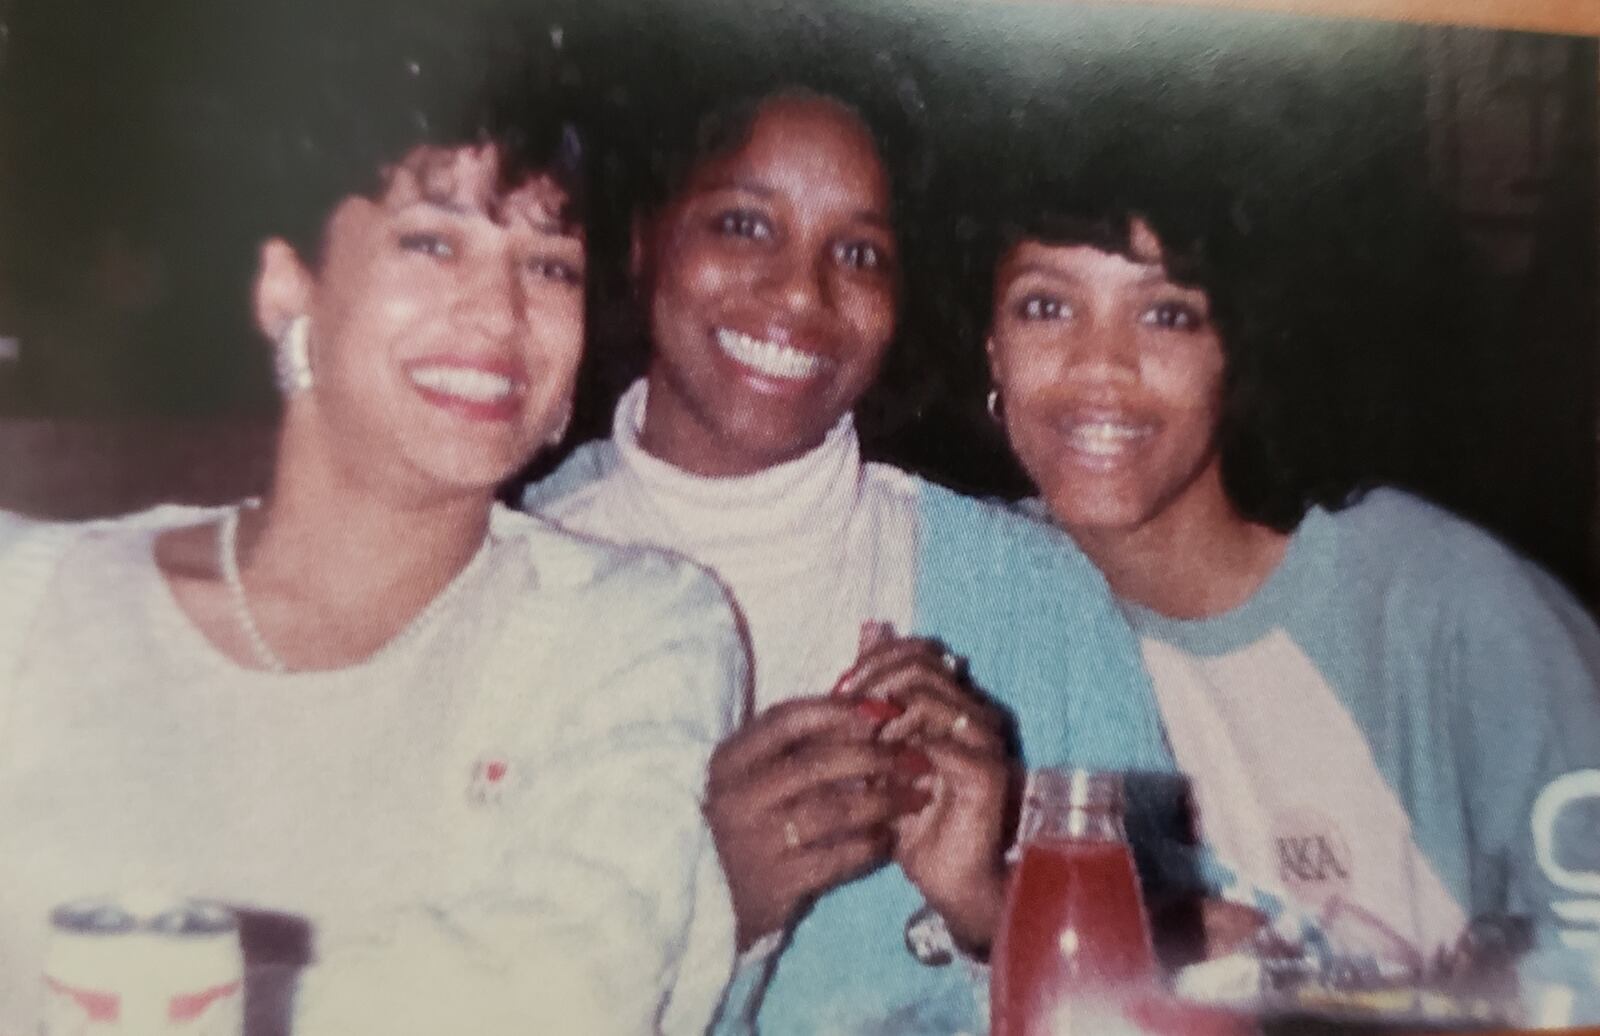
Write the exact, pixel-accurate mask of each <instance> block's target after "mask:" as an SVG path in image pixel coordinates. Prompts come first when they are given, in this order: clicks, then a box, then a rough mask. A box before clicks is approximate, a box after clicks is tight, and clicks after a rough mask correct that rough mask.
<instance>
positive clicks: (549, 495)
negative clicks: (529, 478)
mask: <svg viewBox="0 0 1600 1036" xmlns="http://www.w3.org/2000/svg"><path fill="white" fill-rule="evenodd" d="M617 464H618V454H617V447H616V445H615V444H614V443H612V441H611V440H610V439H596V440H594V441H592V442H586V443H584V444H583V445H582V446H579V447H578V448H577V449H576V450H573V451H572V454H571V456H569V457H567V459H566V460H564V461H562V462H561V465H560V466H559V467H557V468H556V470H554V471H552V472H551V473H550V474H548V475H546V476H545V477H544V478H542V479H540V480H539V481H537V482H534V483H531V484H530V485H528V486H527V487H526V488H524V489H523V491H522V501H521V504H522V509H523V510H524V511H529V512H536V511H556V510H566V509H569V508H570V507H571V506H572V505H573V503H574V501H573V499H572V498H573V497H574V496H575V495H578V494H581V492H582V491H583V490H585V489H586V488H588V487H590V486H592V485H593V484H595V483H597V482H599V481H601V480H602V479H604V478H605V477H606V476H607V475H608V474H610V473H611V471H612V470H613V469H615V468H616V466H617ZM558 505H559V506H558Z"/></svg>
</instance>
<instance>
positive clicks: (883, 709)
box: [856, 698, 906, 723]
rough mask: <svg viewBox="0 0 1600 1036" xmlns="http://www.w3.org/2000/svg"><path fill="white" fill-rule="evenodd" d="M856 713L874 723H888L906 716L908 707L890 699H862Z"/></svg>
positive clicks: (857, 705) (857, 703)
mask: <svg viewBox="0 0 1600 1036" xmlns="http://www.w3.org/2000/svg"><path fill="white" fill-rule="evenodd" d="M856 712H858V713H860V714H861V715H863V716H865V717H866V718H867V719H870V720H872V721H873V722H874V723H887V722H889V721H890V720H892V719H899V718H900V717H901V716H904V715H905V713H906V707H905V706H904V705H901V704H900V703H899V702H897V701H890V700H889V699H888V698H862V699H861V700H860V701H858V702H856Z"/></svg>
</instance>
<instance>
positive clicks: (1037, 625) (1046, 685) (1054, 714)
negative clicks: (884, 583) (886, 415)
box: [917, 486, 1173, 772]
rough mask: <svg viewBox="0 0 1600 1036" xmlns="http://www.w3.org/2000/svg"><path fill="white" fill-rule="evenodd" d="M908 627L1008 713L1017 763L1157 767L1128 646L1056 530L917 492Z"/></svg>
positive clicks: (1143, 692)
mask: <svg viewBox="0 0 1600 1036" xmlns="http://www.w3.org/2000/svg"><path fill="white" fill-rule="evenodd" d="M922 519H923V520H922V542H921V545H920V565H919V572H918V580H917V612H918V620H919V626H920V627H921V628H922V629H923V630H924V631H925V632H927V633H930V634H931V635H933V636H936V637H938V638H940V639H941V640H943V641H944V642H945V643H947V644H949V645H950V646H951V647H952V648H953V649H954V650H956V651H957V652H959V653H961V654H962V655H964V656H966V658H967V660H968V665H969V666H970V671H971V673H972V675H973V677H974V679H975V681H976V682H977V684H978V685H979V686H980V687H982V688H983V689H984V690H985V691H986V692H987V693H988V694H990V695H991V696H992V697H993V698H995V699H996V700H997V701H999V702H1000V704H1002V705H1004V706H1006V707H1007V708H1008V709H1010V710H1011V712H1012V713H1013V715H1014V716H1015V718H1016V722H1017V733H1018V735H1019V737H1020V740H1021V748H1022V752H1023V757H1024V759H1025V760H1026V761H1027V763H1028V765H1029V766H1033V767H1037V766H1058V765H1073V766H1082V767H1090V768H1096V769H1105V770H1123V771H1130V770H1134V771H1168V772H1170V771H1171V770H1172V769H1173V763H1172V757H1171V753H1170V752H1169V751H1168V749H1167V747H1166V743H1165V739H1164V738H1163V736H1162V733H1161V720H1160V712H1159V709H1158V708H1157V706H1156V702H1155V696H1154V693H1153V692H1152V690H1151V687H1150V680H1149V677H1148V676H1147V675H1146V673H1145V670H1144V666H1143V662H1142V659H1141V657H1140V653H1139V645H1138V641H1137V640H1136V639H1135V637H1134V635H1133V632H1132V631H1131V630H1130V629H1129V628H1128V623H1127V620H1126V619H1125V618H1124V617H1123V615H1122V612H1121V610H1120V609H1118V607H1117V605H1116V602H1115V600H1114V599H1113V598H1112V596H1111V592H1110V589H1109V588H1108V587H1107V585H1106V582H1105V579H1104V578H1103V577H1102V576H1101V575H1100V572H1099V570H1098V569H1096V568H1095V567H1094V565H1093V563H1092V562H1090V561H1089V559H1088V558H1087V557H1085V556H1084V554H1083V552H1082V551H1080V550H1079V549H1078V547H1077V545H1076V544H1074V543H1073V542H1072V541H1071V540H1070V539H1069V538H1068V537H1067V536H1066V535H1065V534H1064V533H1061V532H1059V531H1057V530H1056V529H1054V528H1052V527H1050V526H1047V525H1044V524H1043V523H1041V522H1037V521H1035V520H1033V519H1031V518H1027V517H1025V516H1022V515H1019V514H1016V513H1014V512H1011V511H1007V510H1004V509H1002V508H999V507H996V506H994V505H991V504H987V503H984V502H982V501H977V500H972V499H969V498H966V497H962V496H958V495H956V494H954V493H951V492H949V491H948V490H943V489H940V488H939V487H937V486H924V488H923V506H922Z"/></svg>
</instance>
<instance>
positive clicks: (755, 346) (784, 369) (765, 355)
mask: <svg viewBox="0 0 1600 1036" xmlns="http://www.w3.org/2000/svg"><path fill="white" fill-rule="evenodd" d="M717 345H718V347H719V348H721V349H722V351H723V352H725V353H727V354H728V355H729V356H732V357H733V358H734V359H735V360H738V361H739V362H740V363H742V364H744V365H745V366H746V367H750V368H752V369H754V370H757V371H760V372H761V373H762V374H765V375H767V376H768V377H771V378H786V379H789V380H794V381H798V380H800V379H801V378H809V377H811V376H812V375H813V374H816V373H817V372H818V371H820V370H821V369H822V366H823V364H824V363H826V362H827V360H826V359H825V358H824V357H821V356H818V355H817V354H816V353H807V352H801V351H800V350H799V349H791V348H789V347H788V346H787V345H779V344H778V343H776V342H768V341H764V340H762V339H760V338H752V337H750V336H749V335H747V334H743V333H741V332H739V331H730V330H728V329H727V328H718V329H717Z"/></svg>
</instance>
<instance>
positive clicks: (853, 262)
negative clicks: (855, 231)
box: [833, 241, 889, 270]
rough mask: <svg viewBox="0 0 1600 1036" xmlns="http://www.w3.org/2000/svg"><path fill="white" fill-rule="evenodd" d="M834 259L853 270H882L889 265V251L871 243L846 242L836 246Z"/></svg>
mask: <svg viewBox="0 0 1600 1036" xmlns="http://www.w3.org/2000/svg"><path fill="white" fill-rule="evenodd" d="M833 254H834V258H835V259H836V260H838V262H839V264H840V265H841V266H846V267H849V268H850V269H852V270H881V269H884V268H886V267H887V266H888V265H889V253H888V250H887V249H885V248H883V247H882V246H880V245H877V244H875V243H873V242H871V241H845V242H841V243H840V244H838V245H836V246H835V247H834V250H833Z"/></svg>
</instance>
